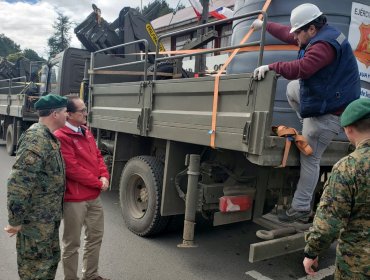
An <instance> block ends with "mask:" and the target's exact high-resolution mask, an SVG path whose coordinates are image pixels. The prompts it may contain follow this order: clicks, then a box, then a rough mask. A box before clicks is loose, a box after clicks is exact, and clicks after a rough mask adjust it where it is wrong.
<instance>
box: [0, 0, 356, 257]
mask: <svg viewBox="0 0 370 280" xmlns="http://www.w3.org/2000/svg"><path fill="white" fill-rule="evenodd" d="M276 2H278V1H276ZM292 2H294V1H292ZM295 4H297V3H295ZM298 4H299V3H298ZM298 4H297V5H298ZM276 5H278V4H276ZM261 6H262V5H261ZM259 8H260V7H259ZM272 8H274V6H272ZM275 9H276V6H275ZM125 11H126V12H122V17H121V21H120V20H118V23H119V22H121V23H122V21H123V17H124V15H125V13H127V12H128V10H125ZM99 12H100V11H98V10H95V9H94V12H93V13H92V14H91V15H90V16H89V17H88V19H87V20H86V21H84V22H83V23H82V24H81V25H80V26H79V27H77V28H76V31H77V33H78V32H80V33H79V36H80V37H82V38H84V39H82V40H81V41H82V42H83V41H84V40H87V41H86V42H85V44H84V45H85V47H86V46H88V44H91V45H92V47H94V48H95V47H96V46H98V47H97V48H96V49H90V48H89V47H86V48H87V50H79V49H74V48H69V49H67V50H66V51H64V52H63V53H61V54H60V55H58V56H57V57H56V58H55V59H53V60H52V61H50V63H49V65H48V67H47V73H48V74H47V75H46V76H47V79H46V81H47V83H46V91H47V92H52V93H56V94H61V95H67V94H79V95H80V96H81V98H83V99H84V100H85V102H86V103H87V105H88V111H89V114H88V124H89V126H90V127H91V129H92V130H93V131H94V132H95V133H96V137H97V142H98V145H99V147H100V148H101V150H102V151H103V153H104V157H105V159H106V163H107V165H108V167H109V170H110V174H111V189H118V190H119V199H120V206H121V210H122V215H123V220H124V222H125V224H126V226H127V227H128V228H129V229H130V230H131V231H132V232H134V233H135V234H137V235H139V236H143V237H146V236H151V235H155V234H160V233H161V232H163V231H164V230H165V229H166V226H167V224H168V223H169V221H170V219H171V218H172V217H174V216H178V215H184V217H185V218H184V220H185V221H184V235H183V242H182V244H181V245H180V247H193V246H195V245H196V244H195V239H194V230H195V219H196V213H200V214H201V216H202V217H203V218H205V219H208V220H210V221H212V222H213V225H215V226H219V225H224V224H229V223H235V222H242V221H248V220H252V221H254V222H255V223H257V224H259V225H261V226H263V227H264V228H266V230H263V231H259V232H258V236H259V237H261V238H262V239H264V240H265V241H263V242H260V243H256V244H252V245H251V248H250V257H249V260H250V261H251V262H254V261H259V260H263V259H267V258H269V257H274V256H279V255H282V254H285V253H290V252H293V251H297V250H300V249H302V248H303V246H304V240H303V234H304V231H305V230H307V228H308V227H309V224H301V223H293V224H289V225H287V224H283V223H281V222H279V221H278V219H277V217H276V215H275V214H274V212H271V211H272V210H273V209H277V208H284V207H286V206H287V205H288V204H289V202H290V199H291V197H292V195H293V193H294V188H295V185H296V183H297V181H298V178H299V170H300V168H299V151H298V150H297V149H296V148H295V147H294V145H293V146H292V148H291V151H290V154H289V157H288V161H287V166H286V167H284V168H276V167H278V166H279V165H280V163H281V161H282V157H283V152H284V148H285V144H286V139H285V138H282V137H279V136H276V135H275V134H274V133H273V132H272V130H271V127H272V126H273V125H280V124H281V125H285V124H289V125H291V124H293V126H298V125H299V120H298V118H297V116H296V115H295V113H294V111H293V110H292V109H290V107H289V105H288V103H287V101H286V98H285V100H284V97H283V98H282V96H283V95H282V94H281V92H282V90H284V89H282V87H277V85H278V84H279V81H281V80H282V78H279V77H278V76H277V75H276V74H275V73H274V72H272V71H270V72H268V73H267V75H266V77H265V79H263V80H261V81H256V80H254V79H253V76H252V74H251V71H246V72H240V73H237V74H230V71H229V73H228V74H226V75H221V77H220V80H219V84H218V90H215V88H216V87H217V85H216V84H215V77H214V76H202V77H194V75H192V74H191V73H186V72H184V71H183V70H182V69H181V60H182V58H184V57H185V56H186V54H180V55H172V56H170V57H168V56H167V57H166V56H164V55H163V54H160V51H161V50H162V45H161V42H162V40H163V39H165V38H167V37H172V36H181V35H182V34H185V33H187V32H193V31H196V30H197V29H204V28H211V27H212V26H215V25H218V24H224V23H226V22H229V21H233V20H235V21H236V24H235V25H234V26H236V25H237V24H240V23H241V22H244V23H247V24H249V25H250V23H251V22H252V21H253V20H254V19H255V18H256V17H257V16H258V15H259V14H260V13H262V12H261V11H259V10H258V11H254V12H248V13H243V14H240V15H237V16H236V17H234V18H232V19H226V20H221V21H216V22H212V23H207V24H204V25H200V26H197V27H192V28H189V29H187V30H180V31H176V32H173V33H168V34H165V35H161V36H159V37H157V36H156V35H153V33H152V30H151V29H150V27H147V28H146V29H145V30H146V31H145V32H144V33H145V34H152V36H150V35H149V37H146V38H136V37H135V38H133V40H134V41H122V40H120V38H123V37H122V36H124V32H128V31H127V28H124V27H123V26H120V25H119V24H117V22H114V23H113V24H107V23H104V22H103V24H102V23H101V22H102V21H101V17H100V13H99ZM289 12H290V10H289V11H286V14H288V13H289ZM324 12H325V10H324ZM263 14H264V21H266V20H267V18H268V15H267V14H266V13H263ZM82 27H86V29H83V28H82ZM103 27H104V28H103ZM126 27H127V26H126ZM264 27H265V25H264ZM117 29H118V30H119V32H117ZM103 30H105V31H104V32H106V30H108V31H109V32H108V33H109V36H106V35H104V34H108V33H104V32H103ZM121 31H122V32H123V33H120V32H121ZM126 34H127V33H126ZM256 36H258V38H257V37H256V38H255V39H254V40H253V41H252V42H247V43H244V44H241V45H240V44H234V45H233V46H228V47H224V48H217V49H214V50H205V51H203V52H201V53H202V54H207V53H211V52H220V51H226V50H233V49H236V48H245V47H253V48H254V49H255V47H256V46H257V51H256V53H255V57H256V60H255V61H256V63H255V65H253V66H251V65H248V67H253V68H254V67H257V66H258V65H261V64H262V62H263V58H264V45H265V28H263V30H262V32H261V33H259V34H258V35H256ZM153 38H154V39H153ZM209 38H212V39H214V38H213V37H212V36H209V37H207V38H206V39H205V38H204V37H203V39H205V40H211V39H209ZM116 39H117V41H116ZM113 41H116V42H117V43H116V45H115V44H112V43H111V42H113ZM202 42H204V41H202V40H201V42H200V43H199V44H200V45H201V44H202ZM92 43H93V44H92ZM152 43H153V44H152ZM199 44H198V43H197V44H193V45H199ZM153 48H154V50H155V55H154V54H153V53H152V52H151V50H153ZM128 50H130V51H128ZM193 55H194V54H193ZM235 59H237V58H235ZM81 81H83V83H82V86H80V82H81ZM215 92H217V94H215ZM281 98H282V100H281ZM0 104H1V100H0ZM277 104H278V106H277ZM284 113H285V114H284ZM15 120H16V121H18V120H19V117H16V118H15ZM13 123H14V120H13ZM8 126H9V125H8ZM350 147H351V146H350V144H349V143H348V141H346V140H345V139H344V138H343V137H338V138H336V139H334V141H332V143H331V144H330V145H329V147H328V148H327V150H326V151H325V153H324V155H323V157H322V160H321V174H322V176H321V178H322V179H321V180H320V181H319V182H318V192H319V191H320V187H321V186H322V182H323V180H324V179H325V178H326V176H327V174H328V173H329V172H330V170H331V167H332V165H333V164H334V163H335V162H336V161H337V160H338V159H340V158H341V157H343V156H345V155H346V154H348V152H349V150H350ZM281 236H282V237H281ZM277 237H279V238H278V239H274V240H270V239H273V238H277Z"/></svg>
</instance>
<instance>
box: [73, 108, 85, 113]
mask: <svg viewBox="0 0 370 280" xmlns="http://www.w3.org/2000/svg"><path fill="white" fill-rule="evenodd" d="M74 113H87V108H83V109H80V110H76V111H74Z"/></svg>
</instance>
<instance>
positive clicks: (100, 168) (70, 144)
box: [54, 126, 109, 202]
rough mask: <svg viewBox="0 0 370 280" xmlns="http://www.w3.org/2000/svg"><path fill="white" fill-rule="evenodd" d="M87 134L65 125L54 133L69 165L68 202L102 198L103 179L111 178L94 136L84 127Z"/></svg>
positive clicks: (67, 169) (67, 174)
mask: <svg viewBox="0 0 370 280" xmlns="http://www.w3.org/2000/svg"><path fill="white" fill-rule="evenodd" d="M82 129H85V135H82V134H80V133H78V132H74V131H73V130H72V129H70V128H69V127H67V126H65V127H63V128H60V129H58V130H57V131H55V132H54V134H55V136H56V137H57V138H58V139H59V141H60V143H61V151H62V155H63V158H64V162H65V166H66V177H67V184H66V192H65V196H64V201H67V202H80V201H86V200H93V199H95V198H97V197H98V196H99V195H100V190H101V187H102V185H103V184H102V182H101V181H100V180H99V178H100V177H106V178H107V179H109V173H108V170H107V167H106V165H105V163H104V160H103V157H102V155H101V153H100V151H99V149H98V147H97V146H96V143H95V139H94V136H93V135H92V133H91V132H90V131H89V130H88V129H87V128H86V127H84V126H82Z"/></svg>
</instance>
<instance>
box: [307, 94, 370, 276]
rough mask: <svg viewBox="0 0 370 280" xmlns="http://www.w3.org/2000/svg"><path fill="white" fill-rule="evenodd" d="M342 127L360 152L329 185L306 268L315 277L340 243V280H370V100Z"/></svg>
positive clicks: (351, 111) (355, 107) (340, 165)
mask: <svg viewBox="0 0 370 280" xmlns="http://www.w3.org/2000/svg"><path fill="white" fill-rule="evenodd" d="M341 125H342V126H343V127H344V131H345V132H346V135H347V137H348V139H349V140H350V141H351V143H353V144H354V145H355V146H356V150H355V151H354V152H353V153H351V154H350V155H348V156H347V157H344V158H342V159H341V160H340V161H338V162H337V163H336V164H335V165H334V167H333V170H332V172H331V174H330V177H329V179H328V181H327V182H326V184H325V189H324V193H323V194H322V197H321V200H320V204H319V206H318V208H317V211H316V215H315V219H314V221H313V226H312V227H311V228H310V230H309V232H308V233H307V234H306V247H305V259H304V261H303V265H304V268H305V270H306V272H307V274H309V275H313V274H315V272H314V267H316V268H317V266H318V255H319V254H320V253H321V252H322V251H323V250H324V249H326V248H328V247H329V246H330V244H331V243H332V242H333V240H335V239H338V245H337V258H336V270H335V276H334V277H335V279H352V280H362V279H370V160H369V159H370V99H369V98H361V99H358V100H356V101H354V102H352V103H351V104H350V105H348V107H347V108H346V110H345V111H344V112H343V115H342V117H341Z"/></svg>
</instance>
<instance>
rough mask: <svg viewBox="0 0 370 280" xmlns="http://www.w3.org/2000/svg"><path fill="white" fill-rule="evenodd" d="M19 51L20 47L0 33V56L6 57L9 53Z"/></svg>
mask: <svg viewBox="0 0 370 280" xmlns="http://www.w3.org/2000/svg"><path fill="white" fill-rule="evenodd" d="M20 51H21V47H20V46H19V45H18V44H16V43H15V42H14V41H13V40H12V39H10V38H8V37H6V36H5V35H4V34H0V56H1V57H6V56H8V55H9V54H12V53H17V52H20Z"/></svg>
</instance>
